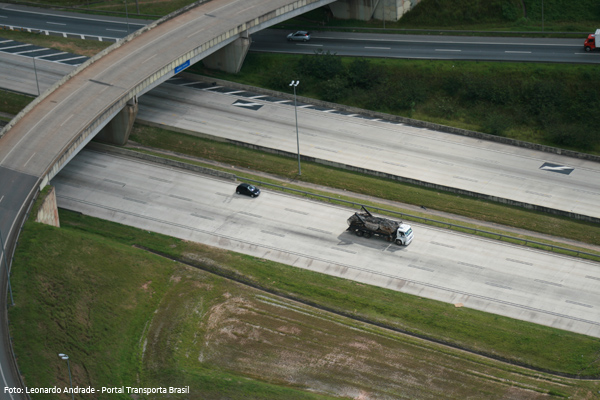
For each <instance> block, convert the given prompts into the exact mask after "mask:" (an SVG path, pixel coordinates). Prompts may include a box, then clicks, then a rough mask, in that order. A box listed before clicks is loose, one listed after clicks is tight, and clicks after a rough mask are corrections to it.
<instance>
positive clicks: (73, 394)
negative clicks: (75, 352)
mask: <svg viewBox="0 0 600 400" xmlns="http://www.w3.org/2000/svg"><path fill="white" fill-rule="evenodd" d="M58 356H59V357H60V358H62V359H63V360H67V368H68V369H69V383H70V384H71V398H72V399H73V400H75V393H73V380H72V379H71V364H70V363H69V356H68V355H66V354H64V353H58Z"/></svg>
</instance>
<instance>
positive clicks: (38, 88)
mask: <svg viewBox="0 0 600 400" xmlns="http://www.w3.org/2000/svg"><path fill="white" fill-rule="evenodd" d="M32 58H33V72H35V84H36V85H37V90H38V96H39V95H40V83H39V81H38V76H37V68H36V67H35V57H32Z"/></svg>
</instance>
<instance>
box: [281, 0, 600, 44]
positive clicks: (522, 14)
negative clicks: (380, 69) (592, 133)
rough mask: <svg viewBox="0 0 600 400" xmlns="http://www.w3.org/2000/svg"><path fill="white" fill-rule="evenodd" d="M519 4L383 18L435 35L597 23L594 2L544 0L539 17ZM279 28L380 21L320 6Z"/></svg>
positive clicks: (377, 24) (388, 26)
mask: <svg viewBox="0 0 600 400" xmlns="http://www.w3.org/2000/svg"><path fill="white" fill-rule="evenodd" d="M522 3H523V4H524V7H525V9H523V4H522ZM522 3H521V1H520V0H485V1H484V0H479V1H473V0H456V1H452V6H448V4H447V3H446V2H445V1H444V0H422V1H421V2H420V3H419V4H418V5H417V6H416V7H415V8H414V9H413V10H412V11H410V12H409V13H407V14H405V15H404V16H403V17H402V18H401V19H400V20H399V21H397V22H393V21H386V22H385V31H387V32H394V30H404V29H408V30H418V31H426V32H425V33H427V34H437V32H436V30H450V31H452V30H454V31H459V30H466V31H480V32H485V31H495V32H496V31H502V32H506V33H507V34H508V35H510V32H514V34H515V35H520V32H531V33H533V32H535V33H536V34H537V32H542V31H543V32H544V33H545V34H546V36H552V32H592V31H593V30H595V29H596V26H597V25H598V22H599V21H600V7H599V6H598V3H597V2H596V1H594V0H583V1H578V2H573V1H569V0H544V2H543V4H544V10H543V21H542V2H541V1H540V0H523V2H522ZM278 26H279V27H283V28H288V29H295V28H304V29H306V28H307V27H309V28H311V29H314V30H319V29H329V28H332V29H351V28H362V29H366V30H369V29H371V30H372V31H377V32H382V31H383V30H382V29H383V28H384V25H383V22H382V21H381V20H372V21H357V20H341V19H335V18H332V16H331V15H330V14H329V13H327V12H325V11H324V10H323V9H317V10H314V11H312V12H309V13H306V14H303V15H301V16H299V17H297V18H294V19H291V20H288V21H284V22H282V23H281V24H279V25H278ZM385 31H383V32H385ZM427 31H428V32H427ZM408 33H414V32H408ZM467 34H468V33H467ZM571 37H573V36H571Z"/></svg>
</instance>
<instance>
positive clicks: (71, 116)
mask: <svg viewBox="0 0 600 400" xmlns="http://www.w3.org/2000/svg"><path fill="white" fill-rule="evenodd" d="M73 115H75V114H71V115H69V118H67V119H65V120H64V121H63V123H62V124H60V126H63V125H64V124H66V123H67V122H68V121H69V120H70V119H71V118H73Z"/></svg>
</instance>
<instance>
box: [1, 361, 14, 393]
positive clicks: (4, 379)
mask: <svg viewBox="0 0 600 400" xmlns="http://www.w3.org/2000/svg"><path fill="white" fill-rule="evenodd" d="M0 374H2V380H3V381H4V387H9V386H8V383H7V382H6V377H5V376H4V370H3V369H2V364H1V363H0ZM8 395H9V396H10V398H11V399H13V400H14V397H13V395H12V393H11V392H8Z"/></svg>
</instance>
